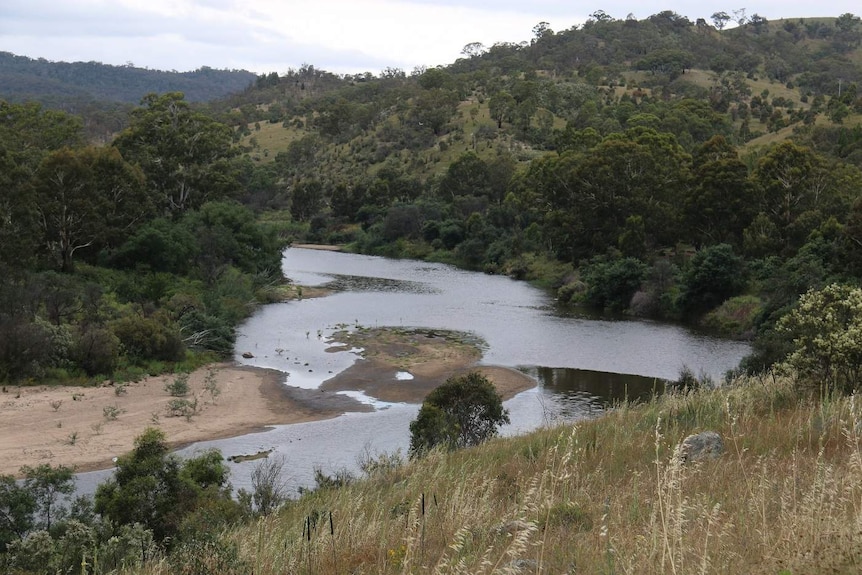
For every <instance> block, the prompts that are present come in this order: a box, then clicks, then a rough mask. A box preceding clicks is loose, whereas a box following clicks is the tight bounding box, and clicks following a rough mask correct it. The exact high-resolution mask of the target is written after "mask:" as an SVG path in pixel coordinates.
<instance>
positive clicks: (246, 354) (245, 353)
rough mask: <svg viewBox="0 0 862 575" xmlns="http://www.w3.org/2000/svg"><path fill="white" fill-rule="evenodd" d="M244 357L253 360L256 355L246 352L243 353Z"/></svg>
mask: <svg viewBox="0 0 862 575" xmlns="http://www.w3.org/2000/svg"><path fill="white" fill-rule="evenodd" d="M242 356H243V357H244V358H246V359H251V358H253V357H254V354H253V353H252V352H250V351H244V352H242Z"/></svg>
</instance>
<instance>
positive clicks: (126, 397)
mask: <svg viewBox="0 0 862 575" xmlns="http://www.w3.org/2000/svg"><path fill="white" fill-rule="evenodd" d="M210 369H212V371H213V373H214V374H215V378H216V382H217V387H218V389H219V390H220V394H219V395H218V396H217V397H216V398H215V399H213V398H212V396H211V394H210V393H209V392H207V391H206V390H205V389H204V380H205V378H206V377H207V375H208V373H209V372H210ZM210 369H201V370H198V371H196V372H194V373H193V374H192V375H191V377H190V378H189V387H190V389H191V392H190V393H189V394H188V395H187V396H186V398H185V399H188V400H190V401H193V400H194V399H197V402H198V409H197V413H196V414H195V415H193V416H192V417H191V419H190V420H187V419H186V418H185V417H183V416H170V415H169V409H168V404H169V402H170V401H171V400H172V399H176V398H174V397H171V396H170V395H169V394H168V392H167V391H165V384H166V383H169V382H172V381H173V380H174V378H175V376H159V377H150V378H146V379H144V380H141V381H139V382H137V383H129V384H127V385H126V386H125V387H124V391H123V392H122V393H120V394H119V395H118V394H117V393H116V390H117V388H116V387H115V386H110V385H105V386H102V387H63V386H57V387H46V386H34V387H21V388H18V387H11V386H7V387H6V388H5V389H6V392H5V393H0V474H11V475H18V473H19V468H20V467H21V466H23V465H29V466H36V465H39V464H42V463H49V464H52V465H67V466H70V467H72V466H73V467H75V468H76V469H77V471H87V470H93V469H104V468H106V467H110V465H111V459H112V458H113V457H116V456H118V455H122V454H123V453H126V452H128V451H130V450H131V449H132V448H133V446H134V439H135V437H137V436H138V435H140V434H141V432H142V431H144V429H146V428H147V427H158V428H160V429H161V430H163V431H164V432H165V434H166V436H167V438H168V441H169V442H170V443H171V445H172V446H174V447H179V446H182V445H186V444H188V443H192V442H195V441H202V440H207V439H220V438H224V437H234V436H237V435H243V434H246V433H253V432H256V431H262V430H264V429H266V427H267V426H268V425H276V424H286V423H299V422H303V421H311V420H317V419H326V418H329V417H335V416H337V415H339V414H341V413H344V412H346V411H368V410H369V409H370V408H368V407H367V406H364V405H362V404H360V403H358V402H356V401H355V400H353V399H350V398H348V397H346V396H344V395H337V394H332V393H325V392H321V391H318V390H303V389H298V388H295V387H288V386H286V385H284V379H285V376H284V374H283V373H280V372H277V371H272V370H265V369H257V368H250V367H243V366H236V365H232V364H218V365H214V366H212V367H211V368H210ZM106 410H107V411H108V412H110V411H113V410H116V411H117V416H116V419H111V418H110V416H109V415H106ZM225 455H228V454H225Z"/></svg>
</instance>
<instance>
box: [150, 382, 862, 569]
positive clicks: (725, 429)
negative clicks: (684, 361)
mask: <svg viewBox="0 0 862 575" xmlns="http://www.w3.org/2000/svg"><path fill="white" fill-rule="evenodd" d="M794 390H795V388H794V386H793V382H792V381H790V380H789V379H787V378H781V377H772V376H764V377H757V378H743V379H739V380H737V381H735V382H733V383H732V384H730V385H728V386H725V387H724V388H722V389H718V390H710V389H702V390H695V391H691V392H686V393H678V394H670V395H666V396H663V397H661V398H656V399H654V400H652V401H650V402H648V403H645V404H641V405H630V404H624V405H620V406H618V407H617V408H616V409H614V410H612V411H610V412H609V413H607V414H606V415H604V416H602V417H601V418H599V419H596V420H591V421H584V422H580V423H577V424H575V425H567V426H562V427H555V428H547V429H542V430H539V431H536V432H534V433H531V434H529V435H526V436H523V437H518V438H509V439H499V440H495V441H492V442H490V443H488V444H485V445H483V446H480V447H478V448H474V449H469V450H463V451H458V452H453V453H443V452H434V453H431V454H430V455H429V456H427V457H425V458H424V459H422V460H419V461H414V462H409V463H407V462H405V463H403V464H402V465H386V466H380V467H378V468H377V470H376V471H374V472H373V473H371V474H370V475H369V476H368V477H367V478H365V479H364V480H362V481H357V482H354V483H351V484H349V485H347V486H344V487H341V488H338V489H324V490H318V491H315V492H312V493H309V494H307V495H305V496H303V497H302V498H300V499H299V500H296V501H293V502H290V503H289V504H288V505H287V506H286V507H284V508H283V509H282V510H280V511H279V512H278V513H277V514H274V515H271V516H269V517H267V518H262V519H260V520H258V522H257V523H256V524H253V525H248V526H243V527H239V528H236V529H234V530H232V531H229V532H226V533H224V534H222V535H220V539H221V541H222V544H223V545H225V546H226V547H228V548H230V547H232V546H236V549H237V550H238V557H239V558H241V560H242V561H245V562H246V565H251V566H254V568H253V571H254V573H256V574H259V575H269V574H272V575H275V574H283V573H297V574H305V573H308V574H311V573H332V574H337V573H369V574H371V573H382V574H399V573H400V574H406V573H435V574H462V573H463V574H467V573H470V574H483V573H488V574H490V573H554V574H558V573H605V574H616V573H619V574H629V573H631V574H635V573H637V574H643V573H657V574H659V573H660V574H667V573H671V574H684V573H686V574H687V573H716V574H718V573H770V574H778V573H787V574H795V573H800V574H801V573H820V572H823V573H826V572H828V573H839V574H840V573H848V574H849V573H858V572H860V570H862V535H860V533H861V532H862V452H860V447H862V420H860V417H862V416H860V406H859V405H858V400H857V399H856V398H855V397H823V398H810V397H804V396H803V397H800V396H799V395H797V393H796V391H794ZM705 429H713V430H715V431H717V432H718V433H720V434H721V435H722V437H723V439H724V443H725V448H726V450H725V453H724V454H723V455H722V456H721V457H720V458H718V459H715V460H708V461H703V462H699V463H694V464H691V463H684V461H683V459H682V458H681V457H680V453H679V449H678V446H679V444H680V442H681V440H682V439H683V438H684V437H685V436H686V435H688V434H690V433H696V432H699V431H703V430H705ZM330 513H331V523H330ZM309 527H310V529H309ZM171 569H172V568H171V565H170V564H169V562H168V561H167V560H165V561H164V562H162V563H161V564H156V565H151V566H150V567H149V570H148V571H147V572H148V573H170V572H176V571H175V570H174V571H172V570H171Z"/></svg>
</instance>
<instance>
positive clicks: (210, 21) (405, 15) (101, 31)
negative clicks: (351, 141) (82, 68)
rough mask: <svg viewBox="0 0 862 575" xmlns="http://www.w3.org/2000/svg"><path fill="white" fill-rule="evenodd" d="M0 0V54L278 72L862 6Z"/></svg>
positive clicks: (351, 67) (608, 0) (835, 12)
mask: <svg viewBox="0 0 862 575" xmlns="http://www.w3.org/2000/svg"><path fill="white" fill-rule="evenodd" d="M723 1H724V0H720V1H719V2H717V3H716V4H714V5H710V4H705V3H703V2H702V1H701V0H698V1H695V0H640V1H637V2H636V1H633V0H628V1H625V2H624V1H622V0H605V1H603V2H599V1H598V0H592V2H590V3H584V2H576V1H572V0H559V1H558V0H473V1H469V0H460V1H459V0H0V51H4V52H12V53H14V54H18V55H20V56H29V57H31V58H46V59H48V60H53V61H65V62H73V61H84V62H87V61H97V62H103V63H106V64H117V65H122V64H126V63H129V62H131V63H133V64H134V65H135V66H139V67H148V68H152V69H159V70H178V71H187V70H194V69H196V68H200V67H201V66H209V67H211V68H235V69H246V70H251V71H253V72H258V73H263V72H279V73H284V72H285V71H287V69H288V68H298V67H299V66H301V65H302V64H313V65H314V66H315V67H316V68H321V69H324V70H327V71H330V72H336V73H360V72H371V73H373V74H375V75H376V74H378V73H379V72H380V71H382V70H383V69H385V68H387V67H393V68H401V69H403V70H404V71H406V72H408V73H409V72H410V71H412V70H413V69H414V68H415V67H416V66H428V67H432V66H437V65H446V64H451V63H452V62H454V61H455V60H456V59H458V58H459V57H460V52H461V49H462V48H463V47H464V45H465V44H468V43H470V42H481V43H482V44H485V45H486V46H491V45H492V44H494V43H495V42H520V41H525V40H529V39H530V38H531V37H532V28H533V26H535V25H536V24H537V23H539V22H548V23H549V24H550V27H551V29H553V30H555V31H561V30H567V29H569V28H571V27H572V26H575V25H579V24H582V23H583V22H584V21H585V20H586V19H587V18H588V17H589V14H591V13H593V12H595V11H596V10H599V9H601V10H604V11H605V12H606V13H607V14H609V15H610V16H612V17H614V18H619V19H622V18H625V17H626V16H627V15H629V14H633V15H634V16H635V17H636V18H638V19H643V18H646V17H647V16H650V15H652V14H656V13H658V12H661V11H662V10H673V11H675V12H677V13H679V14H682V15H684V16H687V17H688V18H689V19H690V20H692V21H694V20H696V19H697V18H706V19H707V21H709V16H710V15H711V14H712V13H714V12H716V11H725V12H727V13H729V14H732V13H733V11H734V10H736V9H739V8H741V7H743V6H744V7H745V10H746V13H747V14H748V15H751V14H755V13H757V14H759V15H761V16H763V17H765V18H767V19H768V20H776V19H779V18H788V17H807V16H839V15H841V14H843V13H846V12H852V13H854V14H857V15H859V14H860V13H862V7H860V4H859V0H825V1H824V2H810V1H808V0H805V1H802V0H751V1H749V2H742V0H738V2H737V4H729V5H723V4H722V3H721V2H723Z"/></svg>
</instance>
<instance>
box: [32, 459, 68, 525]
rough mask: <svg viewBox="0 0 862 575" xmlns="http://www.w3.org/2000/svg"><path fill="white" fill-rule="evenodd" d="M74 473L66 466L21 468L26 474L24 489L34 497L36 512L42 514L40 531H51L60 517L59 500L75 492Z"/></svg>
mask: <svg viewBox="0 0 862 575" xmlns="http://www.w3.org/2000/svg"><path fill="white" fill-rule="evenodd" d="M73 471H74V470H73V469H72V468H71V467H66V466H65V465H58V466H57V467H52V466H51V465H48V464H47V463H43V464H42V465H38V466H36V467H28V466H24V467H22V468H21V473H23V474H24V488H25V489H27V490H28V491H29V492H30V494H31V495H32V497H33V500H34V501H35V502H36V511H37V512H38V513H40V514H41V519H40V521H38V523H37V527H38V528H39V529H44V530H46V531H48V530H49V529H51V525H52V524H53V523H54V521H56V520H57V518H58V515H59V514H58V512H57V499H58V498H59V497H60V496H61V495H69V494H71V493H72V492H73V491H74V490H75V479H74V476H73ZM61 511H62V510H61Z"/></svg>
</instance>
